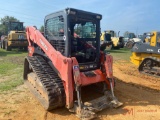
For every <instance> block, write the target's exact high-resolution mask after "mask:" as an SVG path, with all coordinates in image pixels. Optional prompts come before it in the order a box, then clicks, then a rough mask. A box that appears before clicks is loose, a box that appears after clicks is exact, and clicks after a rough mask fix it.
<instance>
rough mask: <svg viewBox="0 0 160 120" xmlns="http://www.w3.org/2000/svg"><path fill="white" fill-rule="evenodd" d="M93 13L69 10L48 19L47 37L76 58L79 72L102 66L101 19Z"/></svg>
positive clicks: (64, 53) (57, 46)
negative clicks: (100, 63)
mask: <svg viewBox="0 0 160 120" xmlns="http://www.w3.org/2000/svg"><path fill="white" fill-rule="evenodd" d="M101 19H102V16H101V15H100V14H95V13H91V12H86V11H82V10H77V9H73V8H67V9H65V10H62V11H59V12H56V13H52V14H50V15H47V16H46V17H45V32H44V35H45V37H46V38H47V39H48V41H49V42H50V43H51V44H52V45H53V47H54V48H55V49H56V50H57V51H59V52H61V54H63V55H64V56H66V57H76V59H77V61H78V63H79V65H80V70H81V71H85V70H91V69H97V68H98V67H99V60H100V20H101Z"/></svg>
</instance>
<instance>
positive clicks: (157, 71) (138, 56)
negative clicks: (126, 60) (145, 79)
mask: <svg viewBox="0 0 160 120" xmlns="http://www.w3.org/2000/svg"><path fill="white" fill-rule="evenodd" d="M131 51H132V56H131V57H130V59H131V62H132V63H133V64H135V65H137V66H139V68H138V69H139V71H140V72H142V73H145V74H149V75H154V76H160V32H157V31H153V32H150V33H146V37H145V42H140V43H136V44H135V45H134V46H133V48H132V50H131Z"/></svg>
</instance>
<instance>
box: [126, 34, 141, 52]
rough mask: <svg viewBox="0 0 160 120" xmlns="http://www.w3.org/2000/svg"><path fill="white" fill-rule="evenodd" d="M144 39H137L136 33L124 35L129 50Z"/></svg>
mask: <svg viewBox="0 0 160 120" xmlns="http://www.w3.org/2000/svg"><path fill="white" fill-rule="evenodd" d="M141 41H142V39H141V38H140V37H138V36H137V37H136V35H135V34H134V33H131V32H126V33H125V34H124V44H125V45H124V46H125V47H126V48H128V49H131V48H132V47H133V46H134V44H135V43H137V42H141Z"/></svg>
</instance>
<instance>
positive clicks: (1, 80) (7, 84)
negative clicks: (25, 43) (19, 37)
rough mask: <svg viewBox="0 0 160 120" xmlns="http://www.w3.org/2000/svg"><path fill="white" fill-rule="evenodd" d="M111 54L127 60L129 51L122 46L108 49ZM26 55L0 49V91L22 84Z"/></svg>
mask: <svg viewBox="0 0 160 120" xmlns="http://www.w3.org/2000/svg"><path fill="white" fill-rule="evenodd" d="M108 52H110V54H111V55H112V56H113V59H114V60H116V59H121V60H127V61H129V57H130V56H131V52H130V50H128V49H125V48H122V49H119V50H116V49H113V50H110V51H108ZM25 56H27V52H24V51H18V50H16V49H14V50H13V51H5V50H2V49H0V92H2V91H7V90H12V89H14V88H15V87H17V86H19V85H21V84H23V78H22V76H23V62H24V58H25Z"/></svg>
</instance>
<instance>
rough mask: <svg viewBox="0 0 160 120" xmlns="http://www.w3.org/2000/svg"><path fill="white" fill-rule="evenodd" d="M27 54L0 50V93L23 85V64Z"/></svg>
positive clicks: (15, 50)
mask: <svg viewBox="0 0 160 120" xmlns="http://www.w3.org/2000/svg"><path fill="white" fill-rule="evenodd" d="M25 56H27V52H24V51H18V50H17V49H14V50H13V51H5V50H2V49H0V91H7V90H12V89H14V88H15V87H17V86H19V85H21V84H23V78H22V76H23V62H24V58H25Z"/></svg>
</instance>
